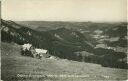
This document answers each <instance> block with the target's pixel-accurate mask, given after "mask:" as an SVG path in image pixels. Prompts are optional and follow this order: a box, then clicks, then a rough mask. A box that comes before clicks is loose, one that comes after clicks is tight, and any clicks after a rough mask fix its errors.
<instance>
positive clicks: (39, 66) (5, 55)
mask: <svg viewBox="0 0 128 81" xmlns="http://www.w3.org/2000/svg"><path fill="white" fill-rule="evenodd" d="M1 45H2V48H1V49H2V55H1V56H2V67H1V70H2V80H4V81H20V80H21V81H29V80H32V81H43V80H44V81H45V80H48V81H88V80H126V79H127V70H126V69H116V68H108V67H102V66H100V65H98V64H92V63H85V62H77V61H71V60H66V59H58V60H54V59H46V58H42V59H41V60H39V59H36V58H31V57H26V56H22V55H21V54H20V48H21V46H20V45H17V44H15V43H3V42H2V44H1ZM48 75H54V76H55V75H57V76H58V77H49V76H48ZM60 75H61V77H59V76H60ZM62 75H63V77H62ZM64 75H66V76H68V75H70V77H64ZM73 75H74V76H75V75H77V76H79V77H73ZM26 76H27V77H26ZM32 76H33V77H32ZM80 76H81V77H80ZM82 76H83V77H82Z"/></svg>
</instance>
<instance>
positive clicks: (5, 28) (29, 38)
mask: <svg viewBox="0 0 128 81" xmlns="http://www.w3.org/2000/svg"><path fill="white" fill-rule="evenodd" d="M2 41H6V42H15V43H18V44H20V45H22V44H24V43H31V44H32V45H33V46H35V47H37V48H44V49H47V50H49V51H50V52H51V54H53V55H56V56H59V57H62V58H73V59H74V57H73V56H75V54H74V52H77V51H83V50H86V51H90V52H92V50H93V47H94V46H93V45H92V44H91V43H90V42H89V41H88V40H87V39H86V37H85V36H84V35H82V34H81V33H80V32H78V31H74V30H70V29H66V28H59V29H56V30H49V31H41V32H40V31H35V30H33V29H30V28H28V27H25V26H22V25H19V24H17V23H15V22H13V21H5V20H2Z"/></svg>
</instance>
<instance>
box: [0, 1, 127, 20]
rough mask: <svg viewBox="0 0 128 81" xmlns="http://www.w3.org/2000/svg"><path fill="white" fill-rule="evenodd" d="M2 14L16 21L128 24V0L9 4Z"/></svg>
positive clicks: (6, 2) (5, 4)
mask: <svg viewBox="0 0 128 81" xmlns="http://www.w3.org/2000/svg"><path fill="white" fill-rule="evenodd" d="M1 11H2V18H3V19H5V20H13V21H62V22H127V1H126V0H95V1H94V0H52V1H51V0H22V1H21V0H20V1H19V0H5V1H2V10H1Z"/></svg>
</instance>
